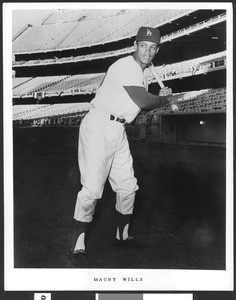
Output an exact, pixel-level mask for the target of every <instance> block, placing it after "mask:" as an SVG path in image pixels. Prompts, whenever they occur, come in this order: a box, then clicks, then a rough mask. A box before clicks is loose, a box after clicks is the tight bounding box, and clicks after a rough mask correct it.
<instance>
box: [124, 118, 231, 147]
mask: <svg viewBox="0 0 236 300" xmlns="http://www.w3.org/2000/svg"><path fill="white" fill-rule="evenodd" d="M127 132H128V135H129V137H132V136H133V133H134V132H135V133H137V129H136V130H131V129H128V128H127ZM138 134H139V138H140V139H146V140H153V141H156V142H162V143H176V144H192V145H204V146H225V144H226V114H225V113H201V114H175V115H173V114H169V115H159V116H157V117H156V118H155V122H150V123H149V124H148V123H147V124H144V125H142V126H139V130H138Z"/></svg>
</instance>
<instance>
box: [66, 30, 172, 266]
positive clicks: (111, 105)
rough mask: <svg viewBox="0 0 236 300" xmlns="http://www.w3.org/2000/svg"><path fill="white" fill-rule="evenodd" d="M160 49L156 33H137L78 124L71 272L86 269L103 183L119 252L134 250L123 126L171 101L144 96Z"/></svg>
mask: <svg viewBox="0 0 236 300" xmlns="http://www.w3.org/2000/svg"><path fill="white" fill-rule="evenodd" d="M159 44H160V32H159V30H158V29H156V28H151V27H141V28H140V29H139V30H138V33H137V36H136V40H135V43H134V47H135V53H134V54H133V55H130V56H127V57H125V58H121V59H119V60H117V61H116V62H115V63H114V64H112V65H111V66H110V68H109V69H108V71H107V74H106V76H105V79H104V81H103V83H102V85H101V86H100V88H99V90H98V91H97V93H96V96H95V98H94V99H93V100H92V101H91V104H92V108H91V109H90V111H89V112H88V113H87V115H86V116H85V117H84V119H83V120H82V122H81V125H80V132H79V146H78V160H79V168H80V173H81V183H82V189H81V190H80V191H79V193H78V196H77V201H76V205H75V212H74V219H75V220H76V228H75V233H74V240H73V242H72V248H71V251H70V253H69V259H70V260H71V262H72V264H73V265H75V266H78V267H89V263H88V260H87V256H86V247H85V240H86V232H87V228H88V225H89V223H90V222H91V221H92V219H93V214H94V211H95V206H96V203H97V200H98V199H100V198H101V197H102V193H103V189H104V185H105V182H106V180H107V179H108V180H109V182H110V184H111V187H112V189H113V191H114V192H115V193H116V207H115V208H116V211H117V232H116V239H117V242H118V243H120V244H121V245H123V246H131V247H135V246H136V245H137V242H136V241H135V239H134V237H132V236H130V235H129V223H130V218H131V216H132V213H133V209H134V202H135V192H136V191H137V190H138V185H137V179H136V178H135V177H134V170H133V159H132V156H131V153H130V149H129V143H128V139H127V135H126V131H125V126H124V125H125V124H126V123H130V122H132V121H133V120H134V119H135V117H136V116H137V115H138V114H139V112H140V111H141V110H142V109H143V110H153V109H155V108H159V107H161V106H164V105H170V104H171V103H172V101H173V100H172V99H173V97H172V95H171V93H172V91H171V89H169V88H167V87H165V88H162V89H161V90H160V92H159V95H158V96H157V95H153V94H151V93H149V92H148V91H147V84H146V83H147V79H146V78H145V69H146V68H147V67H148V66H149V65H150V63H151V62H152V60H153V59H154V57H155V55H156V54H157V52H158V50H159Z"/></svg>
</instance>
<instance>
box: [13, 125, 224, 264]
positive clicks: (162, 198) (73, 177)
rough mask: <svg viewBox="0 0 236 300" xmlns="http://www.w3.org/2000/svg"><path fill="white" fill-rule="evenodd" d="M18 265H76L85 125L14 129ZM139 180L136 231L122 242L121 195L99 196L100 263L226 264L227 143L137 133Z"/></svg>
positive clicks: (92, 237) (94, 250) (94, 248)
mask: <svg viewBox="0 0 236 300" xmlns="http://www.w3.org/2000/svg"><path fill="white" fill-rule="evenodd" d="M13 137H14V141H13V142H14V245H15V248H14V261H15V268H73V266H72V265H71V263H70V261H69V260H68V258H67V254H68V251H69V248H70V244H71V236H72V231H73V227H74V221H73V212H74V205H75V201H76V195H77V192H78V191H79V189H80V188H81V185H80V175H79V169H78V164H77V143H78V128H15V129H14V136H13ZM130 148H131V152H132V155H133V158H134V169H135V176H136V177H137V179H138V184H139V187H140V189H139V191H138V192H137V197H136V203H135V212H134V217H133V223H132V228H131V229H132V233H133V234H134V235H135V236H136V238H137V240H138V241H140V242H142V243H145V244H146V245H147V246H148V247H147V248H146V249H142V250H140V249H127V248H126V249H123V248H120V247H117V246H116V245H115V233H116V224H115V209H114V206H115V194H114V192H113V191H112V190H111V188H110V186H109V183H107V184H106V186H105V189H104V193H103V197H102V199H101V200H99V201H98V204H97V207H96V212H95V215H94V222H93V223H92V225H91V227H90V231H89V239H88V244H87V252H88V256H89V259H90V262H91V267H92V268H139V269H149V268H150V269H214V270H218V269H219V270H222V269H225V200H226V199H225V192H226V189H225V185H226V180H225V176H226V168H225V148H219V147H218V148H217V147H206V146H185V145H173V144H160V143H156V142H145V141H138V140H130Z"/></svg>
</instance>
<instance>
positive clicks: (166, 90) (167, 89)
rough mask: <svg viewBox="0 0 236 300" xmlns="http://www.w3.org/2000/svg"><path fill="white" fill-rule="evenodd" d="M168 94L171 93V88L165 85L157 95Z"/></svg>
mask: <svg viewBox="0 0 236 300" xmlns="http://www.w3.org/2000/svg"><path fill="white" fill-rule="evenodd" d="M170 94H172V89H171V88H169V87H167V86H165V87H163V88H162V89H160V91H159V96H168V95H170Z"/></svg>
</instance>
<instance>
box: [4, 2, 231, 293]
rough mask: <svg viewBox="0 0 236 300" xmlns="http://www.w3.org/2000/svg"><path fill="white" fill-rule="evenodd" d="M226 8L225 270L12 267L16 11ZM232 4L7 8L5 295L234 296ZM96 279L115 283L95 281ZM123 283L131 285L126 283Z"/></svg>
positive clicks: (14, 5) (12, 5) (29, 5)
mask: <svg viewBox="0 0 236 300" xmlns="http://www.w3.org/2000/svg"><path fill="white" fill-rule="evenodd" d="M66 8H69V9H70V8H73V9H85V8H93V9H95V8H97V9H102V8H106V9H114V8H131V9H137V8H148V9H173V8H175V9H183V8H185V9H187V8H189V9H193V8H197V9H226V10H227V133H226V135H227V147H226V153H227V157H226V163H227V183H226V190H227V195H226V270H217V271H214V270H169V269H168V270H166V269H165V270H157V269H144V270H139V269H57V268H56V269H20V268H14V232H13V222H14V220H13V147H12V146H13V137H12V51H11V49H12V10H16V9H66ZM232 21H233V17H232V4H231V3H225V2H222V3H213V2H212V3H210V2H208V3H204V2H203V3H199V2H197V3H186V2H185V3H181V2H177V3H176V2H173V3H171V2H169V3H165V2H164V3H158V4H157V3H148V2H147V3H146V2H145V3H139V2H137V3H134V2H133V3H102V2H101V3H98V2H96V3H4V4H3V68H4V69H3V75H4V78H3V80H4V99H3V101H4V102H3V104H4V105H3V112H4V116H3V117H4V119H3V121H4V217H5V220H4V238H5V241H4V267H5V269H4V271H5V273H4V282H5V290H7V291H13V290H14V291H52V290H53V291H97V292H99V291H143V292H144V291H231V290H233V87H232V66H233V57H232V54H233V51H232V40H233V37H232V30H233V29H232ZM95 278H111V280H110V281H97V280H95ZM123 278H131V279H133V280H130V281H123Z"/></svg>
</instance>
